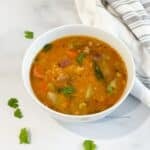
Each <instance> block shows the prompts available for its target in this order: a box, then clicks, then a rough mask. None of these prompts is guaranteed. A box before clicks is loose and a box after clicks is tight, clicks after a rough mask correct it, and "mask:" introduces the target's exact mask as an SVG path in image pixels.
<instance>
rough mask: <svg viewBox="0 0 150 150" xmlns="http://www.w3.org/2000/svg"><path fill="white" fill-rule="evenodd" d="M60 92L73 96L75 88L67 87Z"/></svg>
mask: <svg viewBox="0 0 150 150" xmlns="http://www.w3.org/2000/svg"><path fill="white" fill-rule="evenodd" d="M58 91H59V92H60V93H63V94H64V95H66V96H67V95H71V94H73V93H74V92H75V88H74V87H73V86H66V87H63V88H60V89H58Z"/></svg>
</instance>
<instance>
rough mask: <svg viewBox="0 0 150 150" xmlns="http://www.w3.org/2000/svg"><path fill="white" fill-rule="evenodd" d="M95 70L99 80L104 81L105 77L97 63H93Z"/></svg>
mask: <svg viewBox="0 0 150 150" xmlns="http://www.w3.org/2000/svg"><path fill="white" fill-rule="evenodd" d="M93 69H94V73H95V76H96V78H97V79H98V80H102V79H104V75H103V73H102V71H101V69H100V66H99V65H98V64H97V62H95V61H94V62H93Z"/></svg>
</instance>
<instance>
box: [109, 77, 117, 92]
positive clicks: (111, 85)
mask: <svg viewBox="0 0 150 150" xmlns="http://www.w3.org/2000/svg"><path fill="white" fill-rule="evenodd" d="M116 88H117V84H116V79H114V80H112V81H111V82H110V83H109V84H108V86H107V92H108V93H109V94H112V93H113V92H114V90H115V89H116Z"/></svg>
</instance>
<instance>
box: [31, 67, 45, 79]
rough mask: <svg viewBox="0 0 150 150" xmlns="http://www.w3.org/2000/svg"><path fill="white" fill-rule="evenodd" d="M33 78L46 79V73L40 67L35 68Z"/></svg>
mask: <svg viewBox="0 0 150 150" xmlns="http://www.w3.org/2000/svg"><path fill="white" fill-rule="evenodd" d="M33 76H34V77H36V78H39V79H43V78H44V71H43V69H42V68H41V67H40V66H39V65H34V66H33Z"/></svg>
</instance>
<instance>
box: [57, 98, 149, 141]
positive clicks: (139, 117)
mask: <svg viewBox="0 0 150 150" xmlns="http://www.w3.org/2000/svg"><path fill="white" fill-rule="evenodd" d="M149 115H150V109H148V108H147V107H146V106H144V105H143V104H141V103H140V102H139V101H137V100H136V99H135V98H133V97H132V96H128V98H127V99H126V100H125V101H124V103H122V104H121V105H120V107H118V109H116V111H114V112H113V113H111V114H110V115H109V116H106V117H105V118H103V119H101V120H98V121H95V122H90V123H66V122H62V121H57V122H58V123H59V124H60V125H61V126H62V127H63V128H65V129H66V130H69V131H70V132H73V133H75V134H78V135H80V136H82V137H84V138H92V139H103V140H104V139H114V138H119V137H122V136H127V135H128V134H130V133H131V132H134V131H135V130H137V129H138V128H139V127H140V126H141V125H142V124H143V123H144V122H145V121H146V120H147V118H148V117H149Z"/></svg>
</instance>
